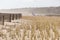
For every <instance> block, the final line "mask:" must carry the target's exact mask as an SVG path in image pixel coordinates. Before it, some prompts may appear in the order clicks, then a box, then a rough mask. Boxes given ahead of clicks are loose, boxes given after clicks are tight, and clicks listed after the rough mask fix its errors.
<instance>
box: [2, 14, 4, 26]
mask: <svg viewBox="0 0 60 40" xmlns="http://www.w3.org/2000/svg"><path fill="white" fill-rule="evenodd" d="M2 25H4V15H3V17H2Z"/></svg>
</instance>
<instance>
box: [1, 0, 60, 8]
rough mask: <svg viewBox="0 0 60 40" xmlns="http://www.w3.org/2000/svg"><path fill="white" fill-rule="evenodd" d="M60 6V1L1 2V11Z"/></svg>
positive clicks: (13, 0) (25, 0)
mask: <svg viewBox="0 0 60 40" xmlns="http://www.w3.org/2000/svg"><path fill="white" fill-rule="evenodd" d="M49 6H60V0H0V9H6V8H7V9H8V8H24V7H49Z"/></svg>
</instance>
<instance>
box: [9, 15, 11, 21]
mask: <svg viewBox="0 0 60 40" xmlns="http://www.w3.org/2000/svg"><path fill="white" fill-rule="evenodd" d="M9 22H11V14H10V15H9Z"/></svg>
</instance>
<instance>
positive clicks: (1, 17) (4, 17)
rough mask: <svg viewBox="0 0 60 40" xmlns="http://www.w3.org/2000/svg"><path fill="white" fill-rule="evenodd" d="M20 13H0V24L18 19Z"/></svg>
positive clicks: (20, 15)
mask: <svg viewBox="0 0 60 40" xmlns="http://www.w3.org/2000/svg"><path fill="white" fill-rule="evenodd" d="M21 17H22V14H21V13H15V14H14V13H0V24H2V25H4V21H8V22H11V20H16V19H20V18H21Z"/></svg>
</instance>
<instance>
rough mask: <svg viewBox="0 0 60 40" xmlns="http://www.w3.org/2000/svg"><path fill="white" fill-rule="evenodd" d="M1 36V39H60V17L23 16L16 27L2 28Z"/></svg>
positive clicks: (0, 30)
mask: <svg viewBox="0 0 60 40" xmlns="http://www.w3.org/2000/svg"><path fill="white" fill-rule="evenodd" d="M19 24H21V25H19ZM4 30H5V31H4ZM0 37H2V38H0V39H1V40H3V39H4V40H60V17H47V16H23V17H22V19H20V22H19V23H18V24H16V25H14V27H13V26H12V25H11V26H5V27H3V28H1V29H0Z"/></svg>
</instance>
